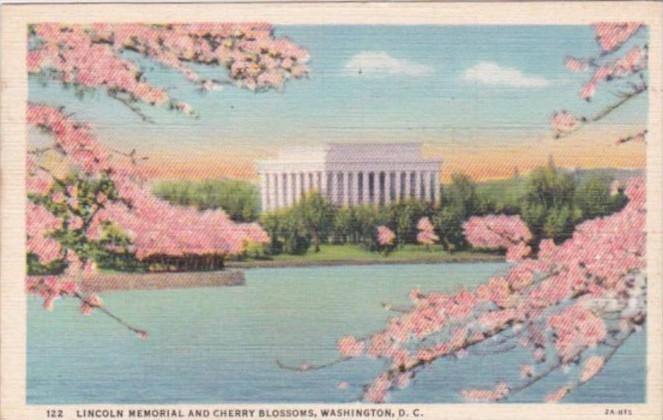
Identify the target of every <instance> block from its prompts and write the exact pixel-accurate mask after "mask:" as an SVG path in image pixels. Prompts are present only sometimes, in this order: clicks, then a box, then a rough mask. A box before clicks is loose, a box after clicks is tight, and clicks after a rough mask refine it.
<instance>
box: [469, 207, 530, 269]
mask: <svg viewBox="0 0 663 420" xmlns="http://www.w3.org/2000/svg"><path fill="white" fill-rule="evenodd" d="M463 229H464V230H465V238H466V239H467V241H468V242H469V243H470V244H472V246H474V247H477V248H487V249H506V250H507V260H509V261H518V260H521V259H523V258H524V257H526V256H528V255H529V254H530V253H531V251H532V249H531V248H530V247H529V246H528V245H527V242H529V241H530V240H531V239H532V234H531V233H530V231H529V228H528V227H527V225H526V224H525V222H523V220H522V219H521V218H520V216H506V215H489V216H482V217H479V216H472V217H470V218H469V219H468V220H467V221H466V222H465V223H464V224H463Z"/></svg>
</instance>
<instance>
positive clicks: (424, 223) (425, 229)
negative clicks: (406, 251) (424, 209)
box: [417, 217, 440, 246]
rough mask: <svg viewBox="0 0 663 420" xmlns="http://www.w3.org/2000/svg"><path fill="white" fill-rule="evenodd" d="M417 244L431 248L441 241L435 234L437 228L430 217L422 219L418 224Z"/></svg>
mask: <svg viewBox="0 0 663 420" xmlns="http://www.w3.org/2000/svg"><path fill="white" fill-rule="evenodd" d="M417 229H418V230H419V233H418V234H417V242H419V243H420V244H422V245H426V246H430V245H433V244H435V243H436V242H438V241H439V240H440V237H439V236H437V235H436V234H435V228H434V227H433V224H432V223H431V221H430V219H429V218H428V217H422V218H421V219H419V222H418V223H417Z"/></svg>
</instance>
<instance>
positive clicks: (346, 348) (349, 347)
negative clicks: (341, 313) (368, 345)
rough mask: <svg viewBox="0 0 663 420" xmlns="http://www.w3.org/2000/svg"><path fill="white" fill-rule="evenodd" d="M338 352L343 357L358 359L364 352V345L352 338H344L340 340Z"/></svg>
mask: <svg viewBox="0 0 663 420" xmlns="http://www.w3.org/2000/svg"><path fill="white" fill-rule="evenodd" d="M338 351H339V353H340V354H341V356H342V357H357V356H359V355H361V354H362V353H363V352H364V343H363V342H362V341H358V340H357V339H356V338H355V337H352V336H347V337H342V338H340V339H339V340H338Z"/></svg>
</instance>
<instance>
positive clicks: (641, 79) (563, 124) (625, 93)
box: [550, 22, 648, 144]
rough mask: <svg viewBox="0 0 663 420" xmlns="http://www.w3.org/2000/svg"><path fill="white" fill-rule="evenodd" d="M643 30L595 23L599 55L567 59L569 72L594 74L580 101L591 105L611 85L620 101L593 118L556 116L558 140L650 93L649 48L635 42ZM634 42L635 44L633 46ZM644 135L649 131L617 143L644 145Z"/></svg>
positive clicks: (637, 25)
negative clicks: (582, 100) (600, 92)
mask: <svg viewBox="0 0 663 420" xmlns="http://www.w3.org/2000/svg"><path fill="white" fill-rule="evenodd" d="M643 27H644V25H642V24H641V23H638V22H599V23H596V24H594V25H592V28H593V29H594V33H595V36H596V40H597V43H598V45H599V51H598V52H597V53H596V54H595V55H593V56H590V57H582V58H578V57H566V59H565V65H566V68H567V69H568V70H569V71H572V72H575V73H577V72H587V73H589V74H591V76H590V77H589V79H588V80H587V81H585V83H583V85H582V86H581V87H580V90H579V92H578V95H579V96H580V98H581V99H584V100H586V101H588V102H589V101H591V100H592V99H593V98H594V96H595V95H596V94H597V93H598V92H599V90H600V89H601V87H602V86H604V85H607V84H610V85H611V93H612V94H613V95H615V96H617V100H616V101H615V102H613V103H611V104H610V105H607V106H606V107H605V108H603V109H601V110H599V111H598V112H596V113H595V114H594V115H590V116H582V117H576V116H575V115H573V114H571V113H569V112H568V111H559V112H556V113H554V114H553V116H552V118H551V120H550V124H551V126H552V128H553V130H554V134H555V137H556V138H561V137H565V136H568V135H570V134H571V133H573V132H575V131H577V130H579V129H580V128H582V127H583V126H585V125H587V124H590V123H594V122H597V121H600V120H602V119H603V118H605V117H606V116H607V115H609V114H611V113H612V112H614V111H615V110H616V109H618V108H620V107H621V106H622V105H624V104H625V103H626V102H628V101H630V100H631V99H633V98H635V97H637V96H639V95H641V94H643V93H644V92H647V91H648V83H647V78H646V70H647V60H648V53H647V49H648V48H647V44H646V43H644V42H642V41H639V40H638V39H637V37H636V38H634V36H635V35H636V33H638V31H639V30H640V29H641V28H643ZM633 39H635V40H636V41H635V42H630V41H631V40H633ZM627 43H628V44H627ZM632 44H635V45H632ZM627 48H628V50H626V49H627ZM624 50H626V51H624ZM645 135H646V130H644V131H640V132H639V133H637V134H633V135H627V136H624V137H622V138H621V139H619V140H618V141H617V142H616V143H617V144H622V143H627V142H630V141H643V140H644V137H645Z"/></svg>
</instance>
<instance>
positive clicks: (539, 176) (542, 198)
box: [521, 161, 580, 244]
mask: <svg viewBox="0 0 663 420" xmlns="http://www.w3.org/2000/svg"><path fill="white" fill-rule="evenodd" d="M575 189H576V182H575V180H574V178H573V176H571V175H570V174H568V173H564V172H563V171H561V170H559V169H558V168H557V167H555V165H554V163H553V162H552V161H550V162H549V163H548V165H546V166H544V167H540V168H536V169H534V171H532V173H531V174H530V176H529V179H528V181H527V186H526V191H525V195H524V197H523V199H522V204H521V216H522V217H523V219H524V220H525V222H526V223H527V225H528V227H529V229H530V231H531V232H532V235H533V236H534V240H533V241H532V243H534V244H537V243H539V242H540V240H541V239H543V238H550V239H553V240H555V241H556V242H560V241H562V240H564V239H566V238H568V237H569V235H570V234H571V232H572V231H573V226H574V225H575V224H576V222H577V221H579V219H580V214H579V212H577V211H576V210H575V209H576V207H575V204H574V198H575Z"/></svg>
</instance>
